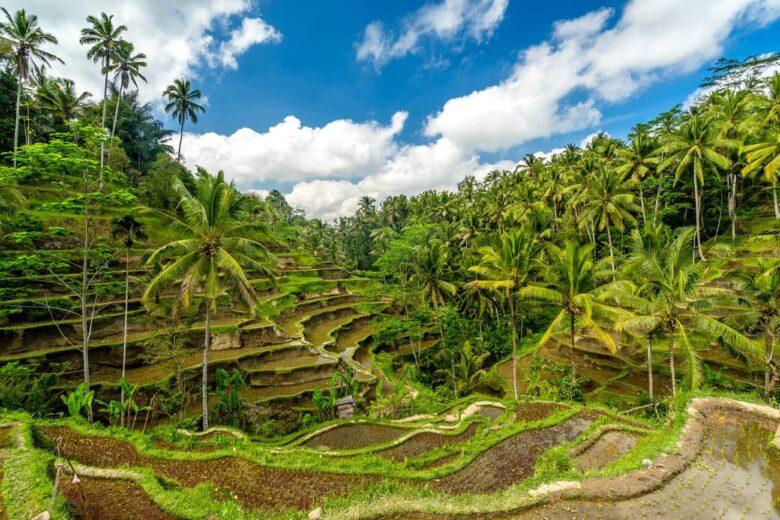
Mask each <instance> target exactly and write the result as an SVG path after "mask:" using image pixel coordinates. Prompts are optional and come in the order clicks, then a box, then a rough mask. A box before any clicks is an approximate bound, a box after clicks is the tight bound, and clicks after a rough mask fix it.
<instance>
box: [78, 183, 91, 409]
mask: <svg viewBox="0 0 780 520" xmlns="http://www.w3.org/2000/svg"><path fill="white" fill-rule="evenodd" d="M87 189H88V187H87V184H86V182H85V183H84V195H85V197H86V195H87ZM88 208H89V202H88V201H87V200H85V201H84V250H83V255H82V260H81V295H80V296H81V357H82V363H83V364H84V384H85V385H86V391H87V392H89V386H90V381H89V379H90V378H89V336H90V332H91V331H90V328H91V327H90V325H91V321H90V320H89V319H88V317H87V289H88V286H89V282H88V278H87V269H88V267H89V209H88ZM87 419H88V420H89V422H92V408H89V409H88V410H87Z"/></svg>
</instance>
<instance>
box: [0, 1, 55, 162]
mask: <svg viewBox="0 0 780 520" xmlns="http://www.w3.org/2000/svg"><path fill="white" fill-rule="evenodd" d="M0 10H2V11H3V14H5V18H6V21H4V22H0V36H2V37H3V38H5V39H7V40H8V41H9V42H10V44H11V52H12V54H11V63H12V64H13V68H14V71H15V72H16V122H15V124H14V159H13V163H14V168H16V151H17V148H18V147H19V107H20V106H21V104H22V83H24V81H25V80H26V79H27V76H28V75H29V72H30V67H31V65H33V64H34V62H35V60H40V61H41V62H42V63H44V64H46V65H50V62H51V61H59V62H60V63H64V62H63V61H62V60H61V59H59V58H58V57H57V56H55V55H54V54H52V53H50V52H47V51H45V50H43V49H42V48H41V46H42V45H43V44H45V43H55V44H56V43H57V38H55V37H54V35H53V34H50V33H47V32H45V31H44V30H43V29H41V28H40V27H38V17H37V16H35V15H34V14H32V15H30V16H27V13H26V12H25V10H24V9H19V10H18V11H16V13H14V14H13V16H11V13H9V12H8V11H7V10H6V8H5V7H2V8H0Z"/></svg>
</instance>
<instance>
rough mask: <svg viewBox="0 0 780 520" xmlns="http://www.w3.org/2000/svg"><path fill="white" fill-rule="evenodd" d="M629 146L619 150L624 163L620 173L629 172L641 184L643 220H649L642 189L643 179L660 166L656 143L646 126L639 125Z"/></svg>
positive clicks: (640, 198) (640, 194)
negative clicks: (656, 154) (655, 155)
mask: <svg viewBox="0 0 780 520" xmlns="http://www.w3.org/2000/svg"><path fill="white" fill-rule="evenodd" d="M630 137H631V141H630V142H629V143H628V147H627V148H620V149H618V150H617V152H616V153H617V157H618V159H619V161H620V162H621V163H622V164H621V165H620V166H618V167H617V172H618V173H619V174H629V175H631V178H632V179H634V180H635V181H637V183H638V184H639V204H640V207H641V208H642V222H644V221H646V220H647V215H646V213H645V195H644V192H643V191H642V180H643V179H644V178H645V177H647V176H648V175H650V174H651V173H652V171H653V169H654V168H655V167H656V166H658V163H659V162H660V159H659V158H658V157H654V156H653V153H654V152H655V148H656V143H655V140H654V139H653V138H652V137H651V136H650V133H649V132H648V131H647V129H646V127H645V126H642V125H637V126H635V127H634V130H633V132H632V135H631V136H630Z"/></svg>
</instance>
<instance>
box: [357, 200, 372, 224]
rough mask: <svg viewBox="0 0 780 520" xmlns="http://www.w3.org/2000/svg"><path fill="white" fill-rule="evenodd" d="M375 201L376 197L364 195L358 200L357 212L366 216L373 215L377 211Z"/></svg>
mask: <svg viewBox="0 0 780 520" xmlns="http://www.w3.org/2000/svg"><path fill="white" fill-rule="evenodd" d="M375 202H376V199H375V198H374V197H371V196H369V195H363V196H362V197H360V200H359V201H358V207H357V214H358V215H360V216H361V217H364V218H365V217H367V216H369V215H371V214H372V213H374V211H375V208H374V203H375Z"/></svg>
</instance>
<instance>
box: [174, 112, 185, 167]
mask: <svg viewBox="0 0 780 520" xmlns="http://www.w3.org/2000/svg"><path fill="white" fill-rule="evenodd" d="M182 139H184V118H182V119H181V127H180V128H179V151H178V152H177V153H176V161H178V162H181V142H182Z"/></svg>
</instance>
